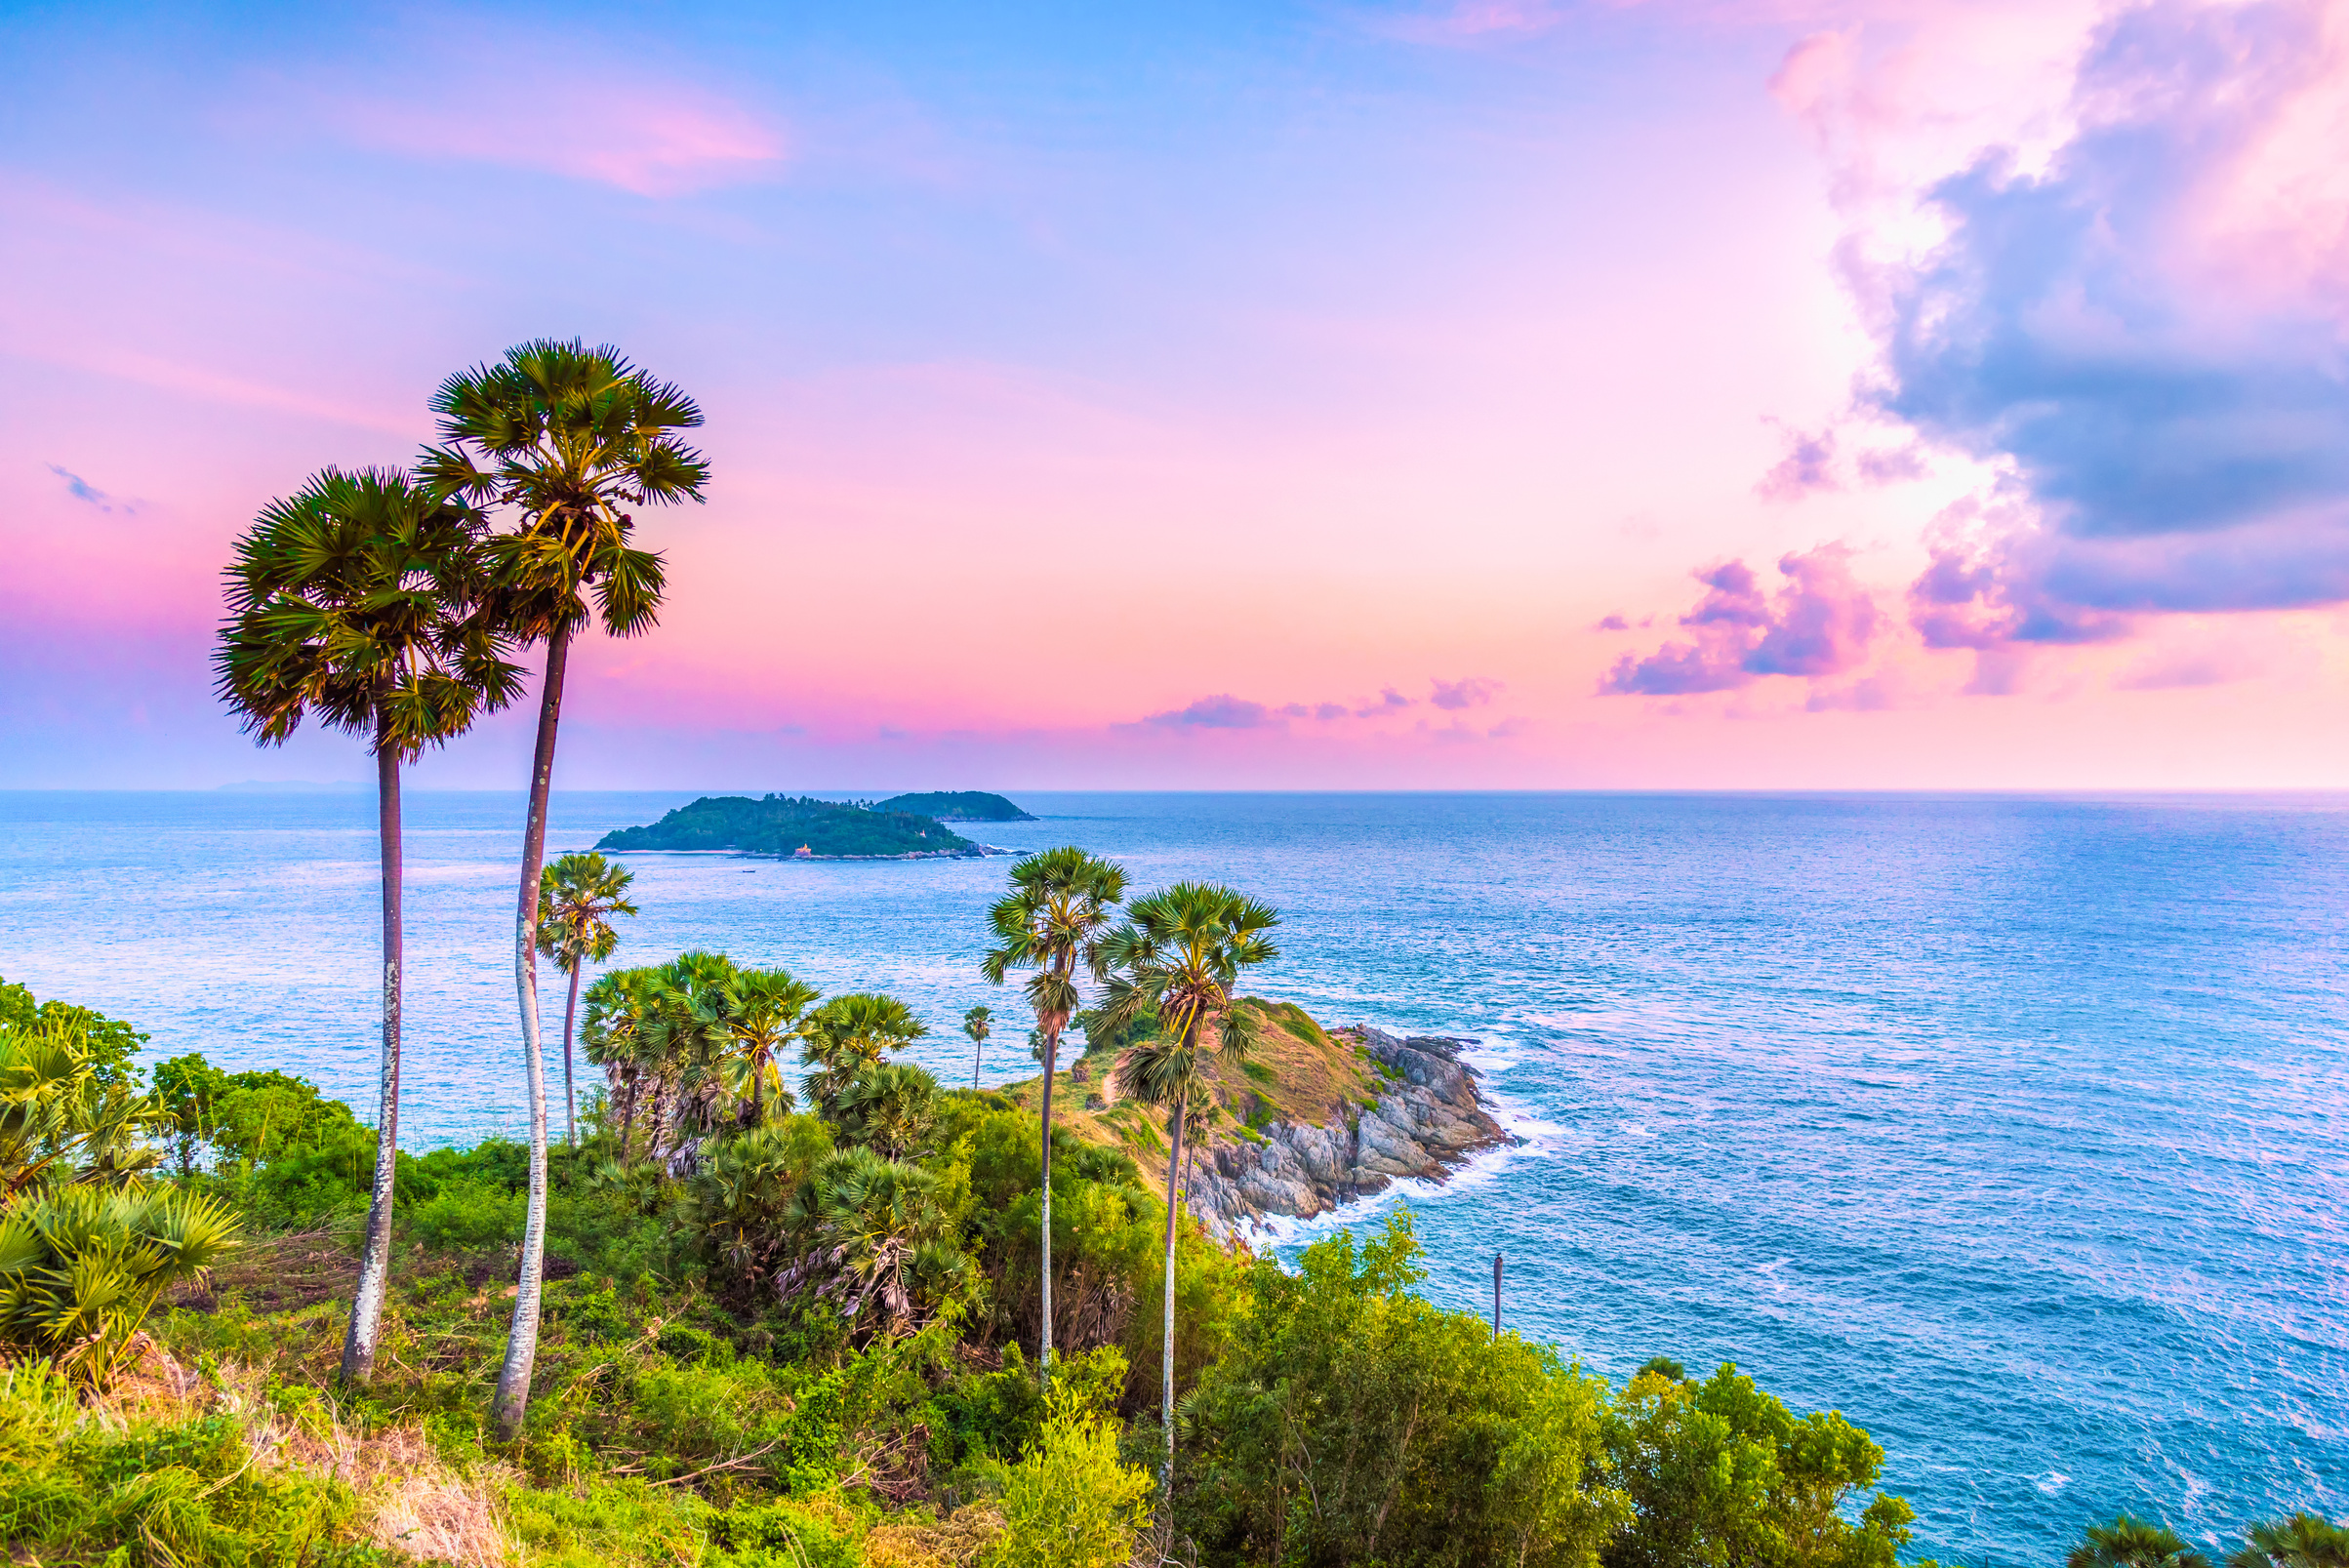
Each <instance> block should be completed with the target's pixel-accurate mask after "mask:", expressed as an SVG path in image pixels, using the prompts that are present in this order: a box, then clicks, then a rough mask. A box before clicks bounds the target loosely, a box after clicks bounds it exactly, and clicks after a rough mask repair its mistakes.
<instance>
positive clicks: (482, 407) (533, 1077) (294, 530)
mask: <svg viewBox="0 0 2349 1568" xmlns="http://www.w3.org/2000/svg"><path fill="white" fill-rule="evenodd" d="M430 408H431V412H432V413H433V414H434V415H435V416H436V417H437V427H438V437H439V439H438V441H437V443H436V444H434V445H431V446H428V447H426V448H425V450H424V452H423V453H422V454H421V455H420V457H419V459H418V461H417V462H416V464H415V465H414V467H413V468H411V469H406V470H401V469H385V468H370V469H363V470H358V471H345V470H342V469H333V468H330V469H327V470H325V471H323V472H321V473H319V474H318V475H316V476H315V477H313V478H312V479H311V480H310V481H309V482H308V483H307V484H305V485H304V487H303V488H302V489H300V490H299V491H297V492H296V493H295V494H294V495H293V496H291V497H289V498H287V499H285V500H282V501H276V502H272V503H269V504H268V505H267V506H265V507H263V510H262V512H261V514H260V516H259V517H258V518H257V519H256V521H255V522H254V525H253V527H252V529H251V530H250V531H249V532H248V533H247V534H246V535H245V536H244V538H243V539H241V540H240V541H239V542H238V544H237V547H236V554H235V558H234V560H233V562H232V563H231V565H230V567H229V569H228V573H227V577H228V587H227V605H228V621H227V623H226V624H225V625H224V626H223V628H222V632H221V639H220V646H219V649H218V651H217V654H216V656H215V667H216V669H217V672H218V676H219V688H220V692H221V695H222V697H223V699H224V700H225V702H226V703H227V704H228V705H229V706H230V708H231V709H232V710H234V711H235V712H236V713H237V714H238V715H240V717H241V718H242V720H243V722H244V724H245V727H246V728H247V730H248V731H250V732H251V733H253V734H254V735H255V736H256V738H257V739H258V740H259V741H260V742H261V743H262V744H282V743H283V742H284V741H286V740H287V739H288V738H289V737H290V736H291V735H292V734H293V733H294V732H295V730H296V729H297V728H298V727H299V726H300V725H301V723H302V722H303V720H304V718H315V719H316V720H317V721H319V722H320V723H322V724H325V725H326V726H328V727H330V728H333V729H336V730H340V731H343V732H344V733H346V734H349V735H353V736H356V737H358V738H360V739H361V740H363V741H365V742H366V744H367V745H368V747H369V749H370V751H371V752H372V753H373V754H374V756H375V759H376V776H377V784H378V797H379V803H380V828H381V840H382V856H383V908H384V1000H383V1051H382V1063H383V1068H382V1083H381V1097H382V1098H381V1105H380V1109H379V1112H378V1118H377V1124H376V1125H377V1136H378V1154H377V1159H376V1169H375V1185H374V1190H373V1192H372V1193H371V1195H370V1202H369V1208H368V1222H367V1240H366V1247H365V1251H364V1254H363V1256H362V1259H361V1264H360V1274H359V1286H358V1291H357V1294H356V1297H355V1299H354V1301H353V1304H352V1308H351V1318H350V1326H349V1330H348V1332H347V1334H346V1335H345V1338H344V1355H343V1375H344V1378H346V1379H348V1380H351V1381H355V1382H364V1381H366V1380H367V1379H368V1378H369V1377H370V1376H371V1375H372V1373H373V1370H374V1365H375V1355H376V1342H377V1335H378V1330H379V1327H380V1323H381V1318H382V1311H383V1304H384V1295H385V1284H386V1281H387V1278H388V1275H389V1268H390V1242H391V1212H392V1198H393V1192H392V1184H393V1176H394V1172H395V1169H396V1164H395V1160H394V1158H393V1154H394V1150H395V1148H396V1146H397V1141H398V1123H399V1063H400V994H401V980H400V961H401V924H402V917H401V900H400V794H399V784H400V769H401V768H402V767H403V766H404V765H406V764H407V763H410V762H412V761H414V760H415V759H416V758H417V756H418V755H420V754H421V753H422V752H423V751H424V750H425V748H426V747H429V746H440V745H445V744H448V743H449V742H450V741H452V740H454V739H456V738H457V737H459V736H461V735H463V734H464V733H465V732H466V730H467V729H469V728H470V727H471V726H472V724H473V722H474V721H475V720H476V719H478V718H480V717H481V716H482V715H484V714H486V713H491V712H495V711H497V710H498V709H500V708H503V707H505V706H506V705H507V704H510V703H512V702H513V701H515V700H516V699H517V698H518V697H519V696H520V695H521V693H522V690H523V687H524V684H525V681H524V676H523V671H522V669H521V667H520V665H519V663H516V660H517V659H518V658H519V657H520V656H521V655H522V654H523V653H524V652H525V651H527V650H530V649H541V650H543V651H544V661H545V662H544V670H543V674H542V677H541V680H540V686H539V717H538V739H537V744H536V747H535V750H534V753H533V757H532V764H531V778H530V792H529V804H528V807H527V810H526V813H525V817H524V824H523V846H522V858H521V859H522V863H521V866H520V876H519V879H518V888H519V892H518V897H517V900H516V905H515V922H514V924H515V931H514V948H513V952H514V988H515V999H516V1002H517V1004H518V1009H519V1013H520V1022H521V1038H522V1045H523V1068H524V1073H525V1078H526V1081H527V1083H528V1086H529V1094H530V1122H531V1134H530V1148H531V1154H530V1198H529V1205H528V1209H527V1218H526V1221H525V1225H524V1231H523V1241H522V1258H521V1266H520V1272H519V1277H518V1279H517V1281H516V1289H515V1294H514V1314H513V1322H512V1326H511V1329H510V1331H509V1332H508V1335H507V1340H506V1358H505V1362H504V1365H503V1366H502V1368H501V1370H500V1374H499V1383H498V1395H497V1401H496V1406H495V1416H496V1420H497V1423H498V1426H499V1428H500V1430H501V1431H502V1432H503V1433H504V1434H505V1435H506V1436H509V1437H510V1436H512V1435H513V1434H514V1433H516V1432H517V1431H518V1430H519V1429H520V1427H521V1423H522V1417H523V1414H524V1412H525V1410H526V1408H527V1405H528V1401H529V1388H530V1374H531V1369H532V1367H533V1365H534V1364H535V1361H536V1358H537V1354H538V1338H539V1333H538V1331H539V1311H540V1301H541V1288H542V1284H543V1274H544V1263H545V1244H546V1221H547V1084H546V1070H545V1064H544V1060H543V1058H542V1055H541V1050H540V1036H539V1017H538V975H537V959H538V957H539V955H540V953H541V951H542V950H543V949H542V945H541V941H540V933H539V921H540V914H541V909H542V907H543V897H544V894H543V875H542V873H543V871H544V869H545V866H544V863H545V859H546V839H547V798H548V794H549V791H550V789H551V787H552V783H553V776H554V755H555V741H556V733H557V728H558V722H559V719H560V715H561V710H562V699H563V687H564V672H565V669H566V667H567V663H568V659H569V653H570V647H571V643H572V641H573V640H574V639H575V638H576V637H577V636H578V635H579V634H580V632H582V631H583V630H584V629H586V628H587V625H588V624H589V623H590V622H599V623H601V625H602V626H603V628H604V630H605V631H606V632H608V633H610V634H612V635H614V636H633V635H635V634H637V633H639V632H642V631H645V630H647V629H649V628H650V627H651V626H652V624H653V623H654V622H655V620H656V619H657V617H658V613H659V610H660V604H661V594H662V587H663V573H662V562H661V557H660V556H659V555H657V554H654V553H652V552H650V551H647V550H644V549H640V548H638V547H637V545H636V544H635V543H634V537H633V536H634V527H635V518H634V510H635V508H637V507H640V506H646V505H665V504H673V503H680V502H685V501H700V500H702V499H703V496H702V491H703V486H704V485H705V484H706V483H707V481H708V479H709V465H708V464H707V463H705V462H703V460H702V458H701V457H700V455H699V454H698V453H696V452H695V451H694V450H693V449H692V448H691V447H689V446H687V445H686V444H685V443H684V442H683V441H682V440H681V439H680V438H679V436H678V434H677V432H679V431H681V430H685V429H690V428H692V427H694V426H697V425H699V424H700V423H701V422H702V414H701V411H700V409H699V408H697V407H696V406H695V404H694V402H693V400H692V399H691V398H689V397H687V396H685V394H684V393H682V392H680V391H679V390H678V389H677V388H675V387H674V386H671V385H669V384H668V383H667V382H661V381H659V380H657V379H656V378H654V377H653V376H651V375H649V374H648V373H646V372H644V371H642V370H640V369H638V368H637V367H635V366H633V365H631V364H629V363H628V360H627V359H626V358H624V357H623V356H622V355H621V354H620V352H619V351H618V350H617V349H614V348H611V347H598V348H589V347H587V346H586V345H585V344H584V343H582V342H577V341H572V342H558V341H554V340H540V341H536V342H527V343H523V344H520V345H518V346H516V347H514V348H512V349H509V350H508V351H507V352H506V355H505V356H504V357H503V358H502V359H500V360H498V361H496V362H494V363H491V364H486V365H481V366H476V367H474V368H473V369H470V370H466V371H462V372H460V373H458V374H457V375H454V376H451V377H450V378H449V379H448V380H447V381H445V382H442V383H441V385H440V387H439V388H438V389H437V390H436V391H435V392H434V393H433V394H432V397H431V399H430ZM553 955H554V956H556V957H557V958H558V960H559V959H561V958H562V957H563V956H564V952H563V950H562V949H561V947H560V945H559V944H558V945H557V947H556V948H555V950H554V953H553ZM584 956H586V957H589V958H591V957H592V953H591V952H588V953H586V954H585V955H584ZM569 967H570V969H571V973H572V974H573V976H574V978H575V979H576V976H577V973H578V962H577V961H576V960H574V961H573V962H572V963H571V964H570V965H569Z"/></svg>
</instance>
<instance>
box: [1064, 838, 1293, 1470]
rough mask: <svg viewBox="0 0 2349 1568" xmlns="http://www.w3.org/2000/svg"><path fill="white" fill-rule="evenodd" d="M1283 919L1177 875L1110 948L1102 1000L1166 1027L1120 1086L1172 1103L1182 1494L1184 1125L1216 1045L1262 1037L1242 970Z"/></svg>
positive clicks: (1108, 1017) (1143, 1047) (1169, 1339)
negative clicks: (1240, 988) (1235, 989)
mask: <svg viewBox="0 0 2349 1568" xmlns="http://www.w3.org/2000/svg"><path fill="white" fill-rule="evenodd" d="M1279 923H1280V916H1279V914H1278V913H1277V912H1276V910H1275V909H1274V908H1273V907H1272V905H1267V904H1259V903H1258V902H1256V901H1255V900H1253V899H1249V898H1244V897H1242V896H1241V895H1239V894H1237V893H1235V892H1233V891H1232V890H1231V889H1230V888H1228V887H1218V886H1211V885H1209V884H1207V883H1204V882H1177V883H1176V884H1175V885H1174V886H1173V887H1170V888H1167V889H1165V890H1164V891H1162V892H1158V893H1152V894H1147V895H1145V896H1144V897H1142V898H1139V899H1136V900H1135V901H1134V902H1133V903H1131V904H1129V905H1126V908H1125V924H1123V925H1121V926H1119V927H1118V928H1117V929H1116V930H1115V931H1114V932H1113V933H1111V935H1110V939H1109V941H1108V942H1107V943H1106V944H1105V945H1104V947H1103V952H1104V955H1105V957H1106V958H1107V961H1108V963H1109V966H1110V968H1111V969H1112V970H1113V971H1114V978H1113V979H1112V980H1111V982H1110V985H1109V994H1108V995H1107V996H1106V997H1105V998H1104V999H1103V1001H1102V1006H1101V1014H1102V1022H1103V1023H1104V1024H1105V1025H1108V1027H1110V1028H1111V1029H1116V1028H1119V1027H1121V1026H1123V1025H1126V1024H1128V1023H1131V1022H1133V1021H1134V1020H1137V1019H1140V1018H1143V1017H1146V1016H1151V1015H1154V1016H1155V1017H1156V1019H1157V1021H1158V1022H1157V1032H1156V1033H1155V1034H1154V1036H1152V1037H1151V1038H1149V1039H1147V1040H1143V1041H1141V1042H1140V1043H1138V1044H1135V1045H1133V1046H1130V1047H1128V1048H1127V1049H1126V1052H1125V1054H1124V1055H1123V1056H1122V1057H1120V1058H1119V1059H1118V1062H1117V1069H1116V1077H1117V1087H1118V1090H1119V1092H1120V1093H1122V1094H1125V1095H1128V1096H1130V1097H1132V1098H1133V1099H1136V1100H1139V1101H1141V1102H1142V1103H1143V1104H1144V1105H1148V1106H1161V1107H1163V1108H1164V1109H1165V1111H1166V1125H1167V1152H1166V1281H1165V1285H1166V1289H1165V1322H1164V1334H1165V1340H1164V1345H1163V1347H1162V1349H1163V1352H1164V1365H1163V1367H1162V1369H1161V1400H1162V1402H1161V1405H1160V1416H1161V1419H1162V1420H1163V1421H1164V1422H1165V1425H1166V1468H1165V1470H1164V1471H1163V1473H1162V1474H1161V1476H1160V1480H1159V1484H1160V1487H1161V1488H1162V1491H1163V1494H1164V1496H1165V1497H1166V1498H1167V1499H1168V1501H1169V1502H1171V1501H1172V1500H1173V1497H1174V1458H1175V1419H1174V1345H1175V1225H1176V1220H1177V1217H1178V1216H1179V1215H1180V1213H1181V1210H1182V1188H1181V1185H1180V1184H1181V1178H1182V1168H1183V1130H1184V1124H1185V1123H1186V1122H1189V1121H1191V1120H1192V1119H1193V1118H1194V1105H1195V1102H1196V1101H1197V1100H1198V1099H1199V1097H1200V1093H1201V1090H1202V1088H1203V1086H1204V1079H1205V1077H1206V1067H1207V1059H1208V1057H1209V1055H1210V1054H1212V1055H1213V1056H1215V1057H1217V1058H1219V1059H1220V1060H1222V1061H1225V1062H1228V1063H1232V1064H1234V1065H1240V1064H1244V1063H1245V1062H1246V1061H1247V1060H1248V1057H1249V1055H1250V1054H1251V1052H1252V1050H1253V1048H1254V1045H1255V1033H1256V1031H1255V1028H1254V1023H1253V1020H1252V1019H1251V1017H1250V1016H1249V1015H1248V1014H1247V1013H1245V1012H1242V1011H1240V1010H1238V1009H1237V1008H1235V1006H1234V1005H1233V1000H1232V986H1233V985H1234V983H1235V982H1236V981H1237V980H1238V978H1239V972H1240V971H1241V970H1242V969H1245V968H1248V967H1250V966H1251V965H1255V964H1261V963H1264V962H1267V961H1268V960H1270V959H1274V958H1277V957H1279V956H1280V949H1279V948H1277V947H1276V946H1274V945H1273V942H1272V939H1271V938H1269V937H1267V936H1266V935H1265V933H1266V932H1267V931H1270V930H1271V929H1272V928H1273V927H1275V926H1276V925H1278V924H1279Z"/></svg>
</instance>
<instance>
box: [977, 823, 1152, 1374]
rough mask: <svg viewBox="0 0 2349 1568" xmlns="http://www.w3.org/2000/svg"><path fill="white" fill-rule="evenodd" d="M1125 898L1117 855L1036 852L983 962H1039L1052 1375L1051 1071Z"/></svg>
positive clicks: (1047, 1348)
mask: <svg viewBox="0 0 2349 1568" xmlns="http://www.w3.org/2000/svg"><path fill="white" fill-rule="evenodd" d="M1124 897H1125V869H1124V867H1122V866H1120V865H1118V864H1115V863H1114V862H1111V861H1105V860H1102V859H1101V858H1100V857H1098V856H1094V855H1088V854H1086V853H1085V852H1084V851H1083V850H1081V849H1078V848H1077V847H1076V846H1075V845H1073V844H1071V845H1068V846H1066V847H1065V848H1061V849H1048V850H1044V851H1042V852H1040V853H1038V854H1034V855H1031V856H1029V857H1028V858H1027V859H1026V860H1024V861H1022V862H1020V863H1019V864H1017V865H1015V866H1013V867H1012V868H1011V891H1010V892H1008V893H1006V894H1005V895H1003V897H1002V898H1000V899H998V900H996V901H995V905H994V906H993V907H992V909H990V910H989V911H988V920H989V922H990V923H991V924H992V926H993V927H994V933H995V939H996V941H997V942H999V943H1000V944H1001V945H1000V946H997V947H994V948H992V949H990V950H989V952H988V954H987V957H986V958H985V959H984V960H982V962H981V964H980V973H982V974H984V975H985V976H986V977H987V979H988V983H989V984H990V985H1002V984H1003V983H1004V981H1005V979H1006V978H1007V977H1008V976H1009V975H1010V973H1011V971H1013V970H1015V969H1033V970H1034V971H1035V973H1034V974H1033V975H1031V976H1029V977H1028V983H1027V985H1025V986H1023V987H1022V988H1023V989H1024V990H1025V991H1026V992H1027V995H1028V1004H1029V1006H1030V1007H1032V1008H1033V1009H1034V1010H1035V1026H1036V1031H1037V1033H1039V1034H1040V1035H1042V1037H1043V1039H1042V1046H1043V1062H1044V1083H1043V1097H1042V1098H1043V1104H1042V1106H1041V1108H1040V1109H1039V1111H1038V1112H1037V1116H1038V1120H1039V1121H1040V1122H1041V1123H1042V1126H1043V1134H1044V1146H1043V1165H1042V1176H1041V1183H1042V1188H1043V1208H1044V1212H1043V1218H1042V1221H1041V1233H1042V1239H1043V1263H1042V1266H1041V1270H1040V1280H1041V1284H1042V1290H1043V1315H1042V1327H1041V1328H1040V1329H1039V1330H1038V1332H1037V1336H1036V1377H1037V1379H1038V1380H1039V1381H1041V1382H1042V1383H1043V1384H1045V1385H1046V1386H1047V1387H1049V1386H1050V1384H1051V1382H1052V1074H1053V1070H1054V1059H1055V1058H1056V1057H1057V1056H1058V1055H1059V1052H1060V1037H1061V1030H1063V1029H1065V1028H1067V1027H1068V1026H1069V1021H1070V1020H1071V1019H1073V1018H1074V1017H1075V1016H1076V1008H1077V1004H1078V1003H1079V1001H1081V1000H1082V998H1081V997H1080V995H1079V994H1078V991H1077V978H1076V972H1077V970H1078V968H1079V967H1080V966H1081V967H1082V968H1083V969H1084V971H1085V972H1086V973H1087V974H1089V975H1091V976H1092V977H1093V978H1094V979H1095V980H1096V981H1098V982H1101V983H1104V984H1107V982H1108V981H1109V978H1110V971H1109V965H1108V963H1107V962H1106V960H1105V959H1104V957H1103V953H1102V939H1103V937H1104V935H1105V934H1106V933H1107V931H1108V929H1109V924H1110V919H1111V915H1110V910H1111V909H1112V907H1114V905H1116V903H1117V901H1118V900H1120V899H1122V898H1124Z"/></svg>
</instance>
